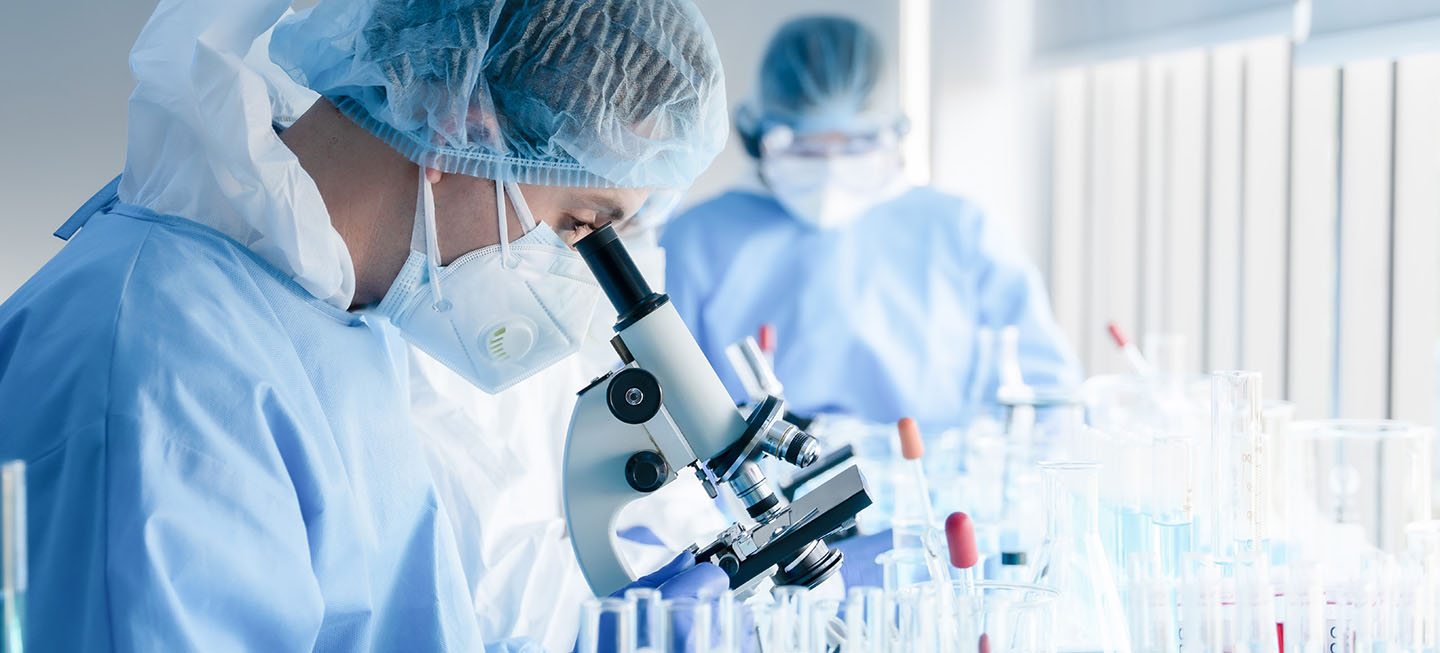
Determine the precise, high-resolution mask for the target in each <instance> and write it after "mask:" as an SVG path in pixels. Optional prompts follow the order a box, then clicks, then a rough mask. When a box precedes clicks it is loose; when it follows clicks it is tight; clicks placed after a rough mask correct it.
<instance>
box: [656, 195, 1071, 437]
mask: <svg viewBox="0 0 1440 653" xmlns="http://www.w3.org/2000/svg"><path fill="white" fill-rule="evenodd" d="M661 245H663V246H664V247H665V251H666V260H667V263H666V265H667V268H666V269H667V277H666V284H667V289H668V291H669V293H670V295H671V298H672V300H673V301H674V302H675V307H676V309H677V310H678V311H679V312H680V315H681V317H682V318H684V320H685V323H686V324H687V325H688V326H689V327H690V329H691V330H692V331H693V332H694V333H695V337H696V339H697V340H698V341H699V342H700V346H701V348H702V349H703V350H704V351H705V355H706V356H707V357H708V358H709V359H710V362H711V364H713V365H714V366H715V367H716V369H717V370H719V371H720V373H721V378H722V379H724V380H725V382H726V385H727V386H728V387H729V389H730V391H731V393H732V394H733V395H734V396H735V398H736V399H737V400H740V399H743V398H744V395H743V388H742V387H741V386H740V383H739V378H738V377H737V376H736V375H735V373H734V372H733V370H732V369H731V367H730V363H729V361H728V360H727V359H726V357H725V348H726V347H727V346H729V345H730V344H731V343H734V342H737V341H739V340H740V339H742V338H744V337H745V336H748V335H754V334H755V333H756V331H757V330H758V329H759V328H760V326H761V325H762V324H771V325H774V327H775V329H776V332H777V336H778V343H777V352H776V358H775V372H776V375H777V376H778V377H779V379H780V381H781V382H782V383H784V385H785V394H786V399H787V400H788V403H789V406H790V407H791V409H792V410H794V411H796V412H798V413H800V414H816V413H821V412H829V413H842V414H848V415H853V416H856V417H859V418H862V419H866V420H870V421H874V422H889V421H893V420H896V419H899V418H900V417H906V416H909V417H914V418H915V419H916V420H918V421H919V422H920V423H921V424H922V425H923V426H927V427H932V428H945V427H952V426H961V425H964V424H965V423H967V422H968V420H969V419H970V418H971V417H972V415H973V413H974V411H975V408H976V407H975V406H973V405H971V404H972V401H973V399H974V398H976V397H980V398H982V399H985V400H991V399H993V397H994V394H995V389H996V387H997V385H998V382H997V374H996V371H995V366H994V364H993V363H991V364H986V365H981V366H977V363H976V361H977V360H978V359H980V358H981V357H980V356H978V355H977V354H978V353H979V352H977V347H978V344H977V338H976V333H977V330H978V329H979V328H980V327H989V328H991V329H995V330H996V331H998V330H999V329H1001V328H1003V327H1006V326H1010V325H1014V326H1017V327H1019V330H1020V348H1019V353H1020V365H1021V369H1022V370H1023V371H1024V374H1025V380H1026V382H1027V383H1029V384H1030V385H1032V386H1044V387H1050V386H1073V385H1075V384H1077V383H1078V382H1079V381H1080V368H1079V365H1078V363H1077V362H1076V359H1075V357H1074V355H1073V354H1072V353H1071V351H1070V348H1069V346H1068V345H1067V344H1066V342H1065V338H1064V336H1063V334H1061V332H1060V329H1059V327H1058V326H1057V325H1056V323H1055V319H1054V317H1053V316H1052V313H1051V310H1050V306H1049V301H1048V298H1047V296H1046V293H1045V289H1044V286H1043V283H1042V281H1041V279H1040V275H1039V274H1038V273H1037V271H1036V270H1035V268H1034V266H1033V265H1031V264H1030V263H1029V262H1028V261H1026V260H1025V258H1024V256H1023V255H1022V254H1021V253H1020V251H1019V247H1018V245H1017V244H1016V243H1014V242H1013V241H1012V239H1010V238H1008V237H1006V235H1005V234H1003V233H1002V232H999V231H997V229H995V226H994V225H992V224H990V223H989V221H987V219H986V217H985V216H984V214H983V213H981V211H980V210H979V209H978V208H977V207H976V206H975V205H974V204H972V203H970V202H968V201H966V200H964V199H962V198H959V197H955V196H951V195H946V194H944V193H940V192H938V191H935V190H932V189H929V188H915V189H912V190H910V191H909V192H907V193H905V194H903V195H901V196H899V197H897V198H895V199H893V200H890V201H888V202H885V203H884V204H881V205H878V206H876V207H874V208H872V209H871V210H869V211H868V212H867V213H866V214H865V215H864V216H863V217H862V218H860V219H859V220H858V221H857V222H855V223H853V224H850V225H848V226H845V227H841V228H838V229H833V230H819V229H815V228H813V227H810V226H807V225H805V224H803V223H801V222H800V221H798V220H796V219H794V218H792V217H790V216H789V215H788V214H787V213H786V212H785V211H784V209H783V208H781V206H780V204H779V203H777V202H776V201H775V200H774V199H773V198H772V197H769V196H766V195H763V194H757V193H750V192H741V191H732V192H729V193H726V194H724V195H721V196H719V197H717V198H715V199H712V200H710V201H707V202H704V203H702V204H699V205H698V206H695V207H694V208H692V209H690V210H689V211H687V212H686V213H684V214H683V215H681V216H680V217H678V218H676V220H675V221H674V222H673V223H672V224H670V225H669V226H668V228H667V229H666V231H665V234H664V236H663V237H662V239H661ZM986 358H991V359H992V360H993V357H989V356H987V357H986ZM978 367H984V368H985V369H978Z"/></svg>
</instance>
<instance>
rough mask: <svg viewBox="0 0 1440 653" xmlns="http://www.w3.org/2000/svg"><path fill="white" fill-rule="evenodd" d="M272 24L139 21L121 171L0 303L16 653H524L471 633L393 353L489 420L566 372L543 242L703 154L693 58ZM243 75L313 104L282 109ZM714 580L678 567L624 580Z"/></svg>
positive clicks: (505, 12) (660, 49)
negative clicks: (434, 364) (14, 504)
mask: <svg viewBox="0 0 1440 653" xmlns="http://www.w3.org/2000/svg"><path fill="white" fill-rule="evenodd" d="M288 9H289V2H283V1H260V0H250V1H242V2H233V1H226V2H220V1H219V0H210V1H193V0H192V1H180V0H165V1H162V2H161V3H160V5H159V7H158V8H157V9H156V12H155V14H154V15H153V16H152V18H151V20H150V22H149V23H148V24H147V25H146V26H145V28H144V30H143V31H142V33H141V35H140V37H139V40H138V41H137V43H136V45H135V48H134V49H133V50H132V52H131V59H130V64H131V70H132V71H133V72H134V74H135V76H136V81H137V88H136V90H135V92H134V94H133V95H132V97H131V100H130V105H129V112H128V138H127V142H128V151H127V153H126V162H125V168H124V171H123V174H122V175H121V176H120V177H118V178H117V179H116V180H115V181H114V182H112V183H111V184H110V185H108V186H107V187H106V188H104V189H102V190H101V191H100V192H99V193H97V194H96V196H95V197H93V198H92V199H91V200H90V201H89V202H87V203H86V204H85V205H84V206H82V207H81V208H80V210H79V211H77V212H76V214H75V215H74V216H73V217H72V218H71V220H69V221H68V222H66V223H65V224H64V225H63V226H62V227H61V228H60V231H59V232H58V235H60V236H61V237H62V238H66V239H68V240H69V242H68V243H67V245H66V246H65V247H64V249H62V250H61V252H60V253H59V254H57V255H56V256H55V257H54V258H53V259H52V260H51V261H50V262H49V263H47V264H46V266H45V267H44V268H43V269H42V270H40V271H39V272H38V273H36V275H35V276H34V277H32V278H31V279H30V280H29V281H27V282H26V283H25V284H24V285H23V286H22V287H21V288H20V289H19V290H18V291H17V292H16V293H15V294H14V295H13V296H12V297H11V298H10V299H8V300H7V301H6V302H5V303H4V304H3V305H0V420H3V422H4V423H5V424H6V433H5V437H4V438H3V439H0V458H4V459H21V460H24V461H25V463H26V464H27V475H28V481H29V486H30V490H31V491H30V492H29V498H30V502H29V505H28V513H29V524H30V528H29V532H28V536H29V542H28V545H29V546H28V548H29V551H30V567H29V578H30V581H31V582H30V590H29V594H28V604H27V611H28V614H27V627H28V632H27V640H28V642H30V643H33V645H34V646H35V647H37V648H41V649H44V650H86V651H104V650H155V649H161V650H174V649H184V650H217V649H235V650H464V651H474V650H483V649H488V650H492V651H498V650H525V649H530V650H534V649H536V648H538V647H539V645H540V644H539V643H538V642H537V641H535V640H534V639H533V638H528V639H523V638H522V639H505V640H497V639H496V637H495V636H488V641H487V633H486V632H485V630H484V629H483V628H482V625H481V623H480V622H481V619H477V614H476V607H477V606H476V604H475V603H474V602H473V601H472V599H473V598H474V597H473V596H472V592H471V588H469V587H466V577H465V569H464V568H463V563H462V560H461V554H460V552H459V551H458V550H457V547H456V537H455V532H454V531H455V527H454V524H453V522H452V520H451V518H450V516H449V515H448V511H447V510H446V508H445V507H444V505H443V502H442V501H441V500H440V498H439V497H438V494H437V490H436V488H435V485H434V481H433V478H432V475H431V472H430V470H429V469H428V468H427V465H426V460H425V457H424V453H423V451H422V450H421V448H420V447H419V445H418V444H417V442H416V439H415V435H414V429H413V426H412V424H411V419H410V407H409V405H408V404H409V401H408V365H407V362H406V360H405V359H406V350H405V346H404V343H405V342H407V341H408V342H409V343H410V344H412V345H414V346H416V347H418V348H420V349H422V350H424V351H425V352H427V354H428V355H430V356H432V357H434V358H435V359H436V360H438V361H440V362H442V363H444V364H445V365H446V366H448V367H449V368H451V369H452V370H453V371H454V372H455V373H456V374H458V375H459V376H460V377H462V378H464V379H466V380H467V381H468V382H470V383H472V384H474V385H475V386H476V387H478V388H480V389H482V390H486V391H492V392H499V391H501V390H503V389H505V388H507V387H510V386H513V385H514V384H515V383H518V382H519V381H520V380H522V379H524V378H526V377H528V376H530V375H531V374H533V373H535V372H537V371H539V370H541V369H543V368H545V367H547V366H548V365H550V364H553V363H554V362H556V361H558V360H561V359H562V358H564V357H565V356H566V355H567V354H569V353H571V352H573V351H574V350H575V349H576V348H578V347H579V345H580V342H581V339H582V336H583V333H584V331H585V330H586V329H587V328H588V326H589V324H590V308H591V307H592V306H593V305H594V303H595V301H596V299H597V298H598V295H599V292H598V289H597V288H596V284H595V281H594V279H593V277H592V276H591V275H589V273H588V271H587V270H586V269H585V266H584V264H583V262H582V261H581V260H580V259H579V257H578V256H577V255H576V254H575V253H574V252H573V251H572V250H571V249H570V247H569V245H570V244H572V243H574V242H575V241H576V240H577V239H578V238H579V237H580V236H582V235H583V234H584V233H586V232H587V231H589V230H591V229H595V228H599V227H601V226H602V225H605V224H607V223H609V222H613V221H620V220H622V219H623V218H624V217H626V216H628V215H631V214H633V213H635V212H636V211H637V209H638V208H639V207H640V206H641V205H642V204H643V203H644V202H645V201H646V200H647V198H648V197H649V195H650V194H651V192H652V191H653V190H656V189H680V188H684V187H686V186H688V185H689V184H690V183H692V182H693V180H694V178H695V176H696V175H698V174H699V173H700V171H701V170H703V169H704V168H705V167H706V166H707V165H709V163H710V161H711V160H712V159H713V157H714V155H715V154H716V152H718V151H719V149H720V148H721V146H722V144H723V142H724V138H725V130H726V126H725V101H724V93H723V78H722V73H721V70H720V63H719V57H718V55H717V53H716V51H715V45H714V40H713V38H712V37H711V35H710V32H709V29H708V27H706V25H705V23H704V20H703V19H702V18H701V16H700V14H699V12H698V10H697V9H696V8H695V7H694V6H693V5H692V4H691V3H689V2H688V1H686V0H602V1H601V2H594V3H583V4H573V3H559V2H550V1H546V0H474V1H470V2H451V3H444V4H443V5H442V4H430V3H409V2H399V1H396V0H371V1H367V2H340V1H337V0H326V1H324V2H321V3H320V4H318V5H316V6H315V7H313V8H311V9H309V10H306V11H303V12H300V13H296V14H293V15H287V14H288ZM616 51H624V52H627V53H629V55H630V56H629V57H627V58H625V59H623V60H619V59H615V58H613V57H608V56H599V53H602V52H603V53H611V52H616ZM256 61H262V62H272V61H273V64H272V63H265V65H266V66H273V65H274V64H278V65H279V69H276V70H283V71H284V73H288V76H289V77H290V78H291V79H292V80H293V81H294V83H298V84H300V85H302V86H305V87H307V88H309V89H310V90H311V91H314V92H315V93H318V94H319V96H321V99H319V100H316V101H315V102H314V103H313V105H310V106H301V107H295V106H289V107H286V106H281V105H282V104H283V103H284V100H285V99H284V97H282V96H283V93H282V92H280V91H277V81H279V80H277V79H275V78H274V77H273V76H270V75H268V74H267V73H266V72H259V71H257V67H256V66H255V65H251V64H252V63H254V62H256ZM274 71H275V70H270V71H269V72H270V73H273V72H274ZM636 79H645V80H647V81H648V83H646V84H643V85H635V84H634V83H633V82H634V80H636ZM622 88H623V90H622ZM287 114H288V115H289V116H291V117H294V118H295V120H294V123H293V124H292V125H291V126H290V127H289V128H288V129H285V130H284V132H283V134H278V135H277V133H276V131H275V129H274V127H273V124H272V123H273V119H274V118H275V117H276V116H278V115H287ZM458 334H464V335H463V336H461V335H458ZM482 336H483V337H482ZM42 379H43V380H44V382H39V380H42ZM726 584H727V577H726V575H725V573H724V572H723V571H721V570H720V569H718V568H716V567H714V566H712V565H708V564H698V565H697V564H695V563H694V561H693V558H689V559H687V555H683V554H682V556H680V557H679V558H676V559H675V560H674V561H673V562H672V563H671V564H668V565H666V566H665V567H664V568H663V569H662V570H661V571H660V572H657V574H653V575H651V576H648V577H646V578H643V579H640V580H639V581H637V582H636V586H649V587H654V586H657V585H658V586H659V587H660V589H661V590H662V591H664V592H665V593H666V594H667V595H687V594H688V595H693V594H695V593H698V592H700V591H702V590H703V589H705V588H714V589H723V588H724V587H725V586H726ZM523 589H524V588H520V587H515V586H512V585H510V584H508V583H502V584H501V586H499V587H495V588H490V589H489V591H491V592H493V595H492V596H488V597H486V598H487V599H492V600H493V599H495V598H496V597H500V598H503V596H504V594H505V593H512V594H513V593H516V592H520V591H523Z"/></svg>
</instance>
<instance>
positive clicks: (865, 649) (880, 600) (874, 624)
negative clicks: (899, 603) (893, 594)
mask: <svg viewBox="0 0 1440 653" xmlns="http://www.w3.org/2000/svg"><path fill="white" fill-rule="evenodd" d="M885 617H886V605H885V591H884V590H882V589H880V588H878V587H852V588H850V592H849V594H848V595H847V596H846V600H845V650H846V651H856V652H857V653H885V651H886V647H885V643H886V639H885V624H886V619H885Z"/></svg>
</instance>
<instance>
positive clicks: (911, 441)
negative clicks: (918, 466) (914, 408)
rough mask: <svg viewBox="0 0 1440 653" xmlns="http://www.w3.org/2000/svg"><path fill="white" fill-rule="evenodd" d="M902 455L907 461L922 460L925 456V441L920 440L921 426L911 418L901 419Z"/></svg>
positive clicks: (899, 426)
mask: <svg viewBox="0 0 1440 653" xmlns="http://www.w3.org/2000/svg"><path fill="white" fill-rule="evenodd" d="M896 426H897V427H898V428H899V429H900V455H901V456H904V457H905V460H920V458H921V457H922V456H924V455H925V441H924V440H921V439H920V426H919V425H917V424H916V423H915V420H913V419H911V418H909V417H902V418H900V422H899V423H898V424H896Z"/></svg>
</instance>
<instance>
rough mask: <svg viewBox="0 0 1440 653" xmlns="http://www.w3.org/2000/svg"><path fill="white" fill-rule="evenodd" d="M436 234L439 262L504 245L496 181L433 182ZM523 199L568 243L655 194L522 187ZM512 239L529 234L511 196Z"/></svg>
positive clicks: (454, 178) (443, 178)
mask: <svg viewBox="0 0 1440 653" xmlns="http://www.w3.org/2000/svg"><path fill="white" fill-rule="evenodd" d="M433 174H434V173H432V177H431V179H432V182H433V183H432V188H433V190H434V193H435V229H436V231H437V232H438V235H439V240H440V259H441V261H442V262H443V264H447V265H448V264H449V263H450V262H451V261H453V260H455V259H456V258H459V257H460V256H462V255H464V254H466V253H469V252H472V251H475V250H477V249H481V248H484V247H489V246H491V245H494V244H496V243H498V242H500V229H499V226H498V224H497V221H496V219H495V214H496V211H495V182H493V181H491V180H489V179H480V178H477V177H470V176H467V175H440V179H439V180H438V181H435V180H434V176H433ZM519 187H520V194H521V195H523V196H524V198H525V204H526V206H528V207H529V208H530V213H531V214H532V215H534V216H535V220H536V221H538V222H543V223H545V224H547V225H549V226H550V228H551V229H553V230H555V233H556V234H557V235H559V236H560V238H561V239H562V240H564V241H565V243H566V244H568V245H570V246H571V247H574V246H575V243H576V241H578V240H580V239H581V238H584V237H585V236H587V235H589V234H590V232H592V231H594V230H596V229H599V228H601V227H604V226H605V225H607V224H611V223H616V222H621V221H623V220H626V219H628V218H630V217H631V216H633V215H635V213H636V212H637V211H639V210H640V207H641V206H642V205H643V204H645V200H646V199H647V198H648V197H649V196H650V192H651V191H650V190H649V189H644V188H568V187H560V186H532V185H530V184H519ZM506 203H507V207H506V209H505V215H506V218H507V220H506V222H507V227H506V231H507V235H508V236H509V238H510V240H512V241H513V240H515V239H516V238H519V237H520V236H522V235H524V233H525V231H524V229H523V228H522V227H521V226H520V221H519V220H518V219H517V217H516V213H515V205H514V203H513V201H512V200H511V198H510V197H509V195H508V194H507V195H506Z"/></svg>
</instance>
